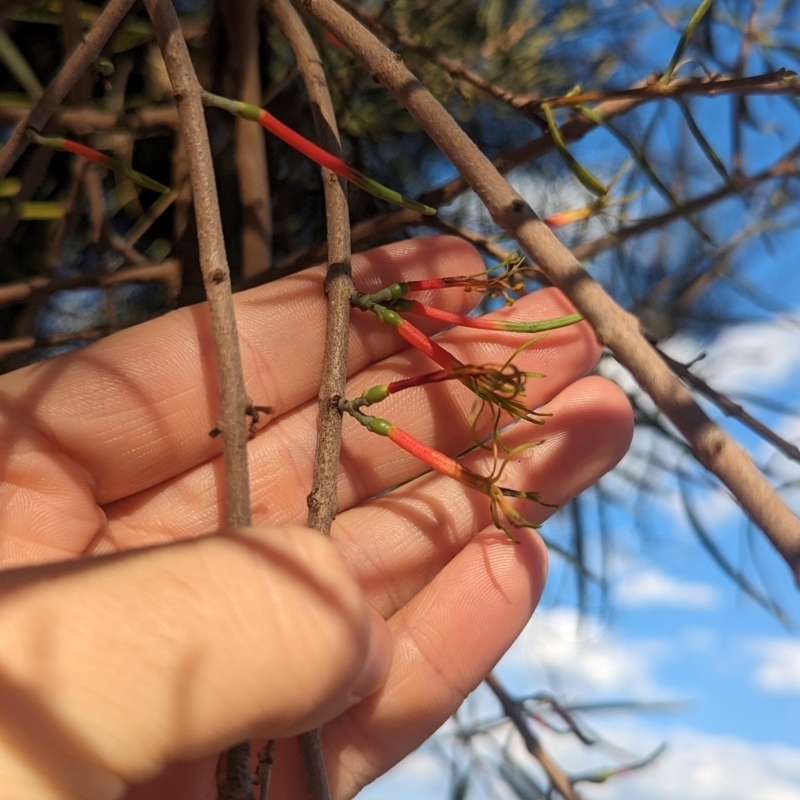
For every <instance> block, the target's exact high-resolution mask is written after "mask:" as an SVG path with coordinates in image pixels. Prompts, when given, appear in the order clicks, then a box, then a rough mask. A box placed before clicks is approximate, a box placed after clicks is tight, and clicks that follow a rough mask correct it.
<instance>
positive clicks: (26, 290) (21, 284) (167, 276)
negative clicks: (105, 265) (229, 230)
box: [0, 259, 181, 308]
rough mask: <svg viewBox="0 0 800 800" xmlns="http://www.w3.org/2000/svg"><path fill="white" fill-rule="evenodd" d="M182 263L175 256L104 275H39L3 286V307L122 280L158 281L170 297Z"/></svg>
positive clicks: (177, 286)
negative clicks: (64, 276) (63, 276)
mask: <svg viewBox="0 0 800 800" xmlns="http://www.w3.org/2000/svg"><path fill="white" fill-rule="evenodd" d="M180 276H181V273H180V263H179V262H178V261H177V260H175V259H170V260H169V261H164V262H162V263H161V264H142V265H140V266H135V267H130V268H128V269H120V270H117V271H116V272H109V273H106V274H102V275H73V276H70V277H68V278H51V277H47V276H44V275H43V276H39V277H36V278H29V279H28V280H26V281H18V282H15V283H6V284H3V285H0V308H2V307H3V306H9V305H13V304H14V303H23V302H27V301H28V300H30V299H32V298H34V297H35V298H38V297H44V296H46V295H50V294H53V293H54V292H61V291H64V290H67V289H85V288H106V287H109V286H118V285H119V284H122V283H133V282H137V281H143V282H145V281H146V282H150V281H158V282H159V283H163V284H164V285H165V286H166V287H167V291H168V292H169V296H170V299H173V300H174V298H175V297H176V296H177V294H178V291H179V290H180Z"/></svg>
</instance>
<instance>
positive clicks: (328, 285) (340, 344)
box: [266, 0, 353, 800]
mask: <svg viewBox="0 0 800 800" xmlns="http://www.w3.org/2000/svg"><path fill="white" fill-rule="evenodd" d="M266 6H267V8H268V9H269V11H270V13H271V14H272V16H273V18H274V19H275V21H276V22H277V24H278V26H279V27H280V29H281V31H282V32H283V34H284V36H285V37H286V39H287V40H288V42H289V46H290V47H291V49H292V52H293V53H294V56H295V59H296V61H297V69H298V72H299V73H300V76H301V78H302V79H303V83H304V84H305V87H306V93H307V95H308V99H309V101H310V102H311V110H312V113H313V116H314V125H315V127H316V130H317V138H318V140H319V143H320V145H321V146H322V147H324V148H325V149H326V150H328V151H329V152H331V153H333V154H334V155H337V156H339V157H341V156H342V146H341V141H340V139H339V131H338V126H337V124H336V115H335V113H334V109H333V102H332V101H331V96H330V92H329V91H328V84H327V81H326V79H325V71H324V69H323V67H322V61H321V60H320V56H319V53H318V52H317V48H316V46H315V45H314V42H313V40H312V39H311V36H310V35H309V33H308V31H307V30H306V27H305V25H304V23H303V21H302V19H301V18H300V16H299V14H298V13H297V11H295V9H294V7H293V6H292V5H291V3H290V2H289V0H266ZM322 181H323V186H324V190H325V214H326V221H327V232H328V272H327V275H326V277H325V289H326V292H327V295H328V319H327V327H326V333H325V360H324V366H323V373H322V380H321V385H320V390H319V426H318V429H317V447H316V454H315V459H314V477H313V480H312V485H311V491H310V493H309V495H308V525H309V527H311V528H316V529H317V530H319V531H320V532H321V533H323V534H324V535H326V536H328V535H329V534H330V529H331V523H332V522H333V518H334V516H335V515H336V512H337V510H338V506H337V496H336V487H337V479H338V475H339V451H340V448H341V441H342V416H341V414H340V412H339V409H338V407H337V405H336V401H337V399H338V398H339V397H341V396H342V395H344V392H345V381H346V379H347V342H348V333H349V330H350V296H351V294H352V293H353V282H352V279H351V269H350V219H349V213H348V208H347V188H346V186H345V184H344V181H343V180H341V179H340V178H338V177H337V176H336V175H335V174H334V173H332V172H330V171H329V170H327V169H323V170H322ZM299 742H300V750H301V752H302V755H303V765H304V769H305V773H306V781H307V783H308V790H309V794H310V796H311V798H312V800H329V799H330V797H331V792H330V787H329V785H328V778H327V774H326V770H325V760H324V754H323V749H322V737H321V729H320V728H317V729H316V730H313V731H310V732H309V733H306V734H303V735H302V736H300V737H299Z"/></svg>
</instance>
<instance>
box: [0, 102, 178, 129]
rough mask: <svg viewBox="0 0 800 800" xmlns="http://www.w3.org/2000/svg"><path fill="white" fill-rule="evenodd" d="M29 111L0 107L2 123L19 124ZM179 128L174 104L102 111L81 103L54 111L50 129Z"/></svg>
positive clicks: (20, 108) (49, 125)
mask: <svg viewBox="0 0 800 800" xmlns="http://www.w3.org/2000/svg"><path fill="white" fill-rule="evenodd" d="M29 113H30V110H29V109H28V108H26V107H24V106H6V107H0V122H2V123H3V124H6V125H10V124H18V123H19V122H20V121H21V120H24V119H25V118H26V117H27V115H28V114H29ZM177 127H178V110H177V109H176V108H175V106H173V105H154V106H144V107H142V108H137V109H136V110H135V111H120V112H118V113H115V112H113V111H103V110H101V109H98V108H88V107H86V106H79V107H75V108H68V107H63V106H62V107H61V108H58V109H56V111H54V112H53V115H52V116H51V117H50V119H49V124H48V129H52V130H54V131H66V132H67V133H70V134H72V135H74V136H86V135H88V134H90V133H97V132H99V131H111V130H124V131H126V132H129V133H152V132H153V131H158V130H161V129H166V130H174V129H175V128H177Z"/></svg>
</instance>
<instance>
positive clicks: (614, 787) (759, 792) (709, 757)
mask: <svg viewBox="0 0 800 800" xmlns="http://www.w3.org/2000/svg"><path fill="white" fill-rule="evenodd" d="M631 737H632V741H631V745H632V746H634V747H635V749H636V750H637V751H638V752H640V753H642V754H644V753H646V752H647V751H648V747H644V746H643V744H644V743H645V742H647V743H648V745H649V744H654V743H656V741H657V737H656V736H654V735H653V732H652V731H651V732H649V733H648V732H647V731H646V730H636V729H633V730H632V731H631ZM661 741H666V743H667V749H666V751H665V752H664V753H663V754H662V755H661V756H660V757H659V758H658V759H657V760H656V762H655V763H654V764H652V765H650V766H649V767H647V768H645V769H643V770H641V771H639V772H632V773H629V774H627V775H624V776H618V777H617V778H615V779H614V780H611V781H609V782H608V783H606V784H604V785H603V786H598V787H587V788H586V789H585V790H584V794H585V796H586V798H587V799H588V800H629V799H630V798H633V797H642V798H644V797H646V798H647V799H648V800H800V749H797V748H793V747H788V746H786V745H779V744H756V743H754V742H747V741H745V740H743V739H739V738H737V737H734V736H719V735H715V734H710V733H704V732H701V731H697V730H692V729H687V728H672V729H670V730H669V731H667V732H666V733H665V734H663V739H661Z"/></svg>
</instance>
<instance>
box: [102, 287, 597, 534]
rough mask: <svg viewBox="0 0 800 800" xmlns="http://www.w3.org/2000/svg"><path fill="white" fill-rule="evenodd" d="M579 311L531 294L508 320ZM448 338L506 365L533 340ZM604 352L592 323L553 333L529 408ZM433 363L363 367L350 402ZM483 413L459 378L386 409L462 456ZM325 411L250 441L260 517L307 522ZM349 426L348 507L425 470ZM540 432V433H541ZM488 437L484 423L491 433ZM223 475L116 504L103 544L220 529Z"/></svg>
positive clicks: (527, 365)
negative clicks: (155, 533)
mask: <svg viewBox="0 0 800 800" xmlns="http://www.w3.org/2000/svg"><path fill="white" fill-rule="evenodd" d="M570 309H571V307H570V306H569V304H568V303H567V301H566V300H565V299H564V297H563V295H561V294H560V293H558V292H556V291H554V290H546V291H543V292H537V293H536V294H534V295H531V296H529V297H526V298H523V299H522V300H520V301H519V302H518V303H517V304H515V307H514V308H512V309H509V310H508V311H507V312H505V314H506V315H508V314H510V315H512V316H513V317H515V318H523V319H543V318H547V317H551V316H557V315H560V314H563V313H565V312H568V311H569V310H570ZM484 334H486V335H484ZM440 341H441V342H442V343H443V344H445V345H446V346H447V347H448V348H451V349H452V351H453V352H454V353H455V354H456V355H457V356H458V357H459V358H461V359H462V360H463V361H465V362H477V363H485V362H493V363H496V362H498V361H501V362H502V361H504V360H506V359H507V358H508V357H509V355H510V354H511V352H512V350H513V348H514V347H516V346H517V345H519V344H520V343H521V342H524V341H525V337H524V336H519V335H516V336H515V335H509V334H501V333H497V332H488V333H487V332H483V331H482V332H481V335H480V336H476V335H475V332H473V331H455V330H453V331H448V332H447V333H446V334H444V335H443V336H442V337H440ZM598 354H599V348H598V345H597V343H596V341H595V338H594V335H593V333H592V332H591V329H590V328H589V327H588V325H586V324H585V323H581V324H580V325H575V326H571V327H570V328H565V329H562V330H556V331H551V332H550V333H549V334H548V335H547V336H546V337H544V338H542V339H540V340H539V341H537V342H536V343H535V344H534V345H532V346H531V347H529V348H527V349H526V350H524V351H523V352H521V353H520V354H519V355H518V357H517V359H516V360H515V363H518V366H519V367H520V368H521V369H530V370H536V371H541V372H543V373H545V377H543V378H532V379H530V380H529V381H528V385H527V396H526V402H527V403H529V404H530V405H531V407H537V406H539V405H541V404H542V403H545V402H547V401H548V400H549V399H551V398H552V397H553V396H554V395H556V394H557V393H558V392H559V391H561V390H562V389H563V388H564V387H565V386H567V385H569V384H570V383H571V382H573V381H574V380H576V379H577V378H578V377H580V376H581V375H583V374H584V373H585V372H586V371H588V370H589V369H590V368H591V367H592V366H593V365H594V363H595V362H596V360H597V357H598ZM431 367H432V364H431V362H430V361H428V360H427V359H426V358H425V357H424V356H422V355H421V354H420V353H417V352H416V351H413V350H412V351H404V352H403V353H401V354H399V355H397V356H395V357H393V358H392V359H390V360H388V361H386V362H382V363H380V364H376V365H373V366H371V367H369V368H367V369H365V370H363V371H362V372H361V373H360V374H359V375H358V376H357V377H356V378H355V379H354V380H353V381H351V382H350V383H349V384H348V390H347V391H348V396H350V397H354V396H357V395H358V393H359V392H360V391H361V390H362V389H365V388H367V387H369V386H372V385H374V384H378V383H383V382H386V381H388V380H395V379H397V378H398V377H403V376H408V375H419V374H423V373H425V372H428V371H430V370H431ZM384 409H385V410H384ZM473 409H474V396H473V395H472V394H471V393H470V392H469V391H468V390H467V389H466V388H465V387H464V386H462V385H461V384H459V383H457V382H455V381H453V382H449V383H448V384H439V385H437V386H432V387H427V388H425V389H419V390H413V391H408V392H403V393H402V394H401V395H399V396H397V397H392V398H389V400H387V401H385V402H384V403H381V405H380V406H379V407H378V409H377V410H376V413H378V414H379V416H384V415H385V416H386V417H387V418H389V419H391V420H392V422H394V423H396V424H397V425H399V426H400V427H402V428H404V429H407V430H408V431H409V432H410V433H412V434H413V435H414V436H416V437H417V438H419V439H421V440H423V441H426V442H429V443H431V444H433V445H434V446H435V447H437V448H438V449H440V450H442V451H443V452H447V453H451V454H455V453H458V452H460V451H462V450H463V449H464V448H466V447H469V446H470V444H472V443H473V433H472V430H471V421H472V412H473ZM317 413H318V412H317V407H316V403H309V404H307V405H306V406H305V407H303V408H300V409H297V410H296V411H294V412H291V413H289V414H286V415H284V416H283V417H281V418H280V419H278V420H276V421H275V422H273V423H272V424H271V425H270V426H269V427H268V428H267V429H266V430H265V431H263V432H262V433H261V434H260V435H259V436H257V437H256V439H255V440H254V441H252V442H251V443H250V447H249V453H250V463H251V464H252V467H251V476H252V480H251V495H252V500H253V515H254V516H253V518H254V519H255V520H269V521H271V522H284V521H294V522H300V521H301V520H302V519H303V518H304V515H305V513H306V494H307V492H308V486H310V481H311V474H312V469H313V460H314V453H315V448H316V444H315V436H316V434H315V430H316V419H317ZM344 422H345V429H344V441H343V446H342V477H341V480H340V485H339V507H340V508H341V509H346V508H350V507H352V506H353V505H355V504H357V503H359V502H361V501H363V500H365V499H367V498H369V497H371V496H373V495H375V494H377V493H379V492H381V491H383V490H385V489H387V488H389V487H391V486H393V485H396V484H398V483H400V482H402V481H405V480H408V479H409V478H412V477H414V476H415V475H418V474H419V473H420V472H421V467H420V464H419V462H418V461H417V460H416V459H414V458H413V457H411V456H409V455H407V454H404V453H402V452H401V451H400V450H399V449H398V448H397V447H396V446H395V445H394V444H392V443H391V442H389V441H387V440H385V439H383V438H381V437H377V436H375V435H374V434H372V433H370V432H368V431H367V430H365V429H363V428H362V427H361V426H359V425H358V424H356V423H355V422H354V421H353V420H350V419H346V420H345V421H344ZM532 427H534V426H532ZM535 427H536V430H537V435H538V430H539V428H538V426H535ZM542 427H543V428H546V427H547V425H544V426H542ZM487 431H488V428H486V426H485V425H484V432H487ZM221 470H222V462H221V459H215V460H213V461H211V462H209V463H207V464H204V465H201V466H200V467H198V468H197V469H194V470H191V471H189V472H187V473H186V474H184V475H182V476H180V477H178V478H176V479H174V480H172V481H170V482H168V483H166V484H164V485H163V486H159V487H157V488H156V489H154V490H152V491H146V492H143V493H141V494H140V495H137V496H134V497H131V498H128V499H126V500H123V501H121V502H119V503H115V504H113V505H110V506H108V507H107V508H106V513H107V514H108V517H109V530H108V535H109V539H108V540H107V541H106V542H105V544H104V545H103V546H106V547H109V548H113V547H123V548H124V547H132V546H140V545H141V544H145V543H149V541H150V540H149V539H148V537H149V536H150V535H151V533H152V531H153V530H159V531H160V532H161V533H162V534H163V535H165V536H174V537H181V536H192V535H197V534H198V533H201V532H203V531H206V530H209V529H214V528H215V527H219V525H220V522H219V513H220V511H219V509H220V505H221V504H220V501H221V494H220V493H221V487H222V485H223V482H222V472H221ZM96 544H97V543H96ZM100 544H101V545H102V543H100Z"/></svg>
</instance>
